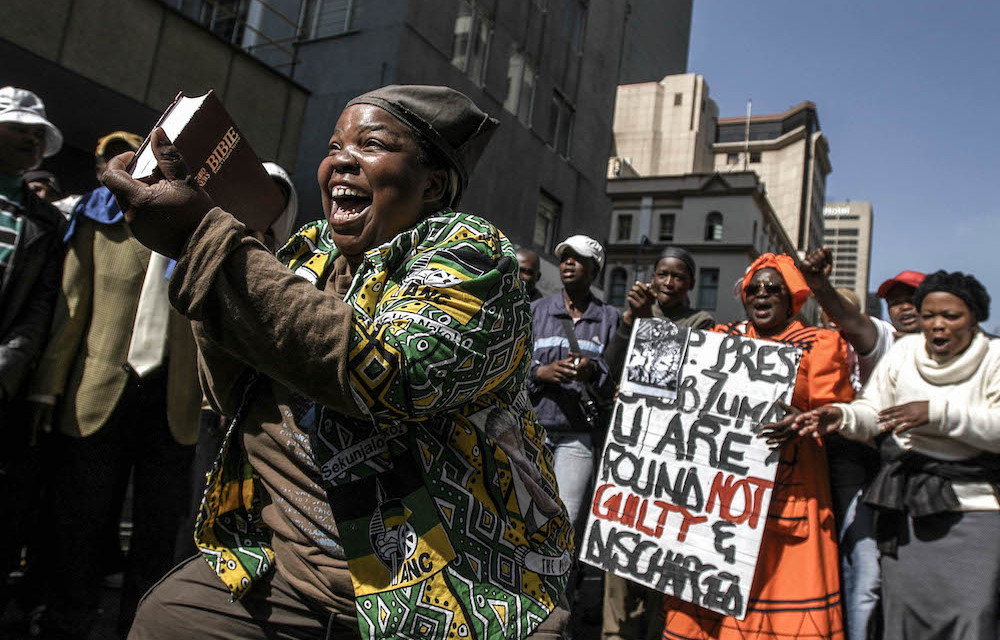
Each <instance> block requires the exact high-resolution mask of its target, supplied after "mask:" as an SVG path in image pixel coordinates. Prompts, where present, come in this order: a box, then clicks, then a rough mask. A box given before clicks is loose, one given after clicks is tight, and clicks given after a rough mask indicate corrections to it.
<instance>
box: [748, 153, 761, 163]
mask: <svg viewBox="0 0 1000 640" xmlns="http://www.w3.org/2000/svg"><path fill="white" fill-rule="evenodd" d="M759 162H760V151H751V152H750V164H758V163H759Z"/></svg>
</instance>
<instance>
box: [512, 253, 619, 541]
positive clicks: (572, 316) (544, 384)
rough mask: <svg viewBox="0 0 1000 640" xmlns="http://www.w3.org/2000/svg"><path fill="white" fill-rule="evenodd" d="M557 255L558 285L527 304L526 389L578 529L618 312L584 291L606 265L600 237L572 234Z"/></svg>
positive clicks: (611, 383) (610, 386) (610, 388)
mask: <svg viewBox="0 0 1000 640" xmlns="http://www.w3.org/2000/svg"><path fill="white" fill-rule="evenodd" d="M555 253H556V257H557V258H558V259H559V277H560V279H561V281H562V285H563V289H562V291H560V292H559V293H557V294H555V295H551V296H548V297H545V298H542V299H540V300H538V301H536V302H533V303H532V304H531V311H532V314H533V315H534V329H535V344H534V354H533V355H532V365H531V372H530V373H529V375H528V392H529V394H530V396H531V402H532V404H533V405H534V406H535V413H536V415H537V416H538V421H539V422H540V423H541V424H542V426H543V427H545V431H546V433H547V434H548V445H549V446H550V447H551V449H552V451H553V455H554V460H555V474H556V480H557V482H558V484H559V495H560V496H561V497H562V500H563V503H564V504H565V505H566V511H567V513H568V514H569V518H570V521H571V522H572V523H573V525H574V527H576V528H577V533H578V534H579V533H580V529H581V527H582V525H583V522H582V520H583V518H582V517H581V516H582V515H583V514H585V513H586V508H585V503H586V502H587V498H588V495H587V493H588V490H589V489H590V482H591V479H592V475H593V471H594V450H595V448H599V447H600V446H601V443H602V442H603V437H604V430H605V428H606V426H607V425H605V424H602V421H603V418H604V416H603V413H604V410H605V409H606V408H607V407H608V406H609V405H610V404H611V398H612V396H613V395H614V389H615V380H614V379H613V378H612V376H611V371H610V369H609V368H608V365H607V362H606V361H605V359H604V351H605V349H606V348H607V346H608V344H610V342H611V338H612V337H613V336H614V332H615V330H616V329H617V327H618V321H619V315H618V310H617V309H615V308H614V307H612V306H610V305H607V304H605V303H604V302H602V301H601V300H598V299H597V297H595V296H594V295H593V294H592V293H591V291H590V287H591V285H592V284H593V283H594V280H595V279H596V278H597V274H598V273H600V270H601V269H602V268H603V266H604V248H603V247H602V246H601V245H600V243H599V242H597V241H596V240H594V239H593V238H590V237H588V236H584V235H575V236H570V237H569V238H566V240H564V241H562V242H560V243H559V244H558V245H557V246H556V251H555ZM578 537H579V535H578Z"/></svg>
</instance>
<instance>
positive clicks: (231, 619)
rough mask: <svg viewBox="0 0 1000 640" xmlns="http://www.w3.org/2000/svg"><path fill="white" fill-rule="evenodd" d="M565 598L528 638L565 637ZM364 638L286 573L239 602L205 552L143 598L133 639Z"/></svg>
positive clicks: (130, 638)
mask: <svg viewBox="0 0 1000 640" xmlns="http://www.w3.org/2000/svg"><path fill="white" fill-rule="evenodd" d="M568 619H569V610H568V609H567V608H566V604H565V599H563V603H562V604H561V606H560V607H559V608H557V609H556V610H555V611H553V612H552V614H551V615H550V616H549V617H548V618H546V619H545V621H544V622H542V624H541V626H539V627H538V629H536V630H535V632H534V633H532V634H531V635H530V636H528V638H527V640H561V638H563V629H564V628H565V627H566V623H567V621H568ZM190 638H214V639H217V640H273V639H275V638H281V639H283V640H360V638H361V634H360V633H359V631H358V620H357V618H356V617H349V616H344V615H338V614H331V613H330V612H329V611H327V610H325V609H324V608H322V607H321V606H319V605H317V604H315V603H313V602H310V601H308V600H307V599H306V598H305V597H304V596H302V594H300V593H299V592H297V591H295V589H294V588H292V586H291V585H290V584H288V581H287V580H285V578H284V577H283V576H282V575H281V571H280V569H279V568H277V567H276V568H275V570H274V571H272V572H271V575H270V577H269V579H268V580H267V581H266V582H263V583H261V584H259V585H255V586H254V588H253V589H251V590H250V592H249V593H248V594H247V595H245V596H244V597H243V598H242V599H240V600H239V601H237V602H232V601H231V600H230V594H229V591H228V590H227V589H226V586H225V585H224V584H223V582H222V580H220V579H219V577H218V576H217V575H215V572H214V571H212V569H211V567H209V566H208V563H207V562H205V560H204V559H203V558H201V557H194V558H190V559H189V560H187V561H185V562H184V563H183V564H181V565H180V566H178V567H177V568H175V569H174V570H173V571H171V572H170V574H169V575H168V576H167V577H166V578H164V579H163V580H162V581H161V582H160V583H159V584H158V585H156V588H154V589H153V590H152V591H150V592H149V593H148V594H146V596H145V597H144V598H143V599H142V603H141V604H140V606H139V611H138V613H137V614H136V617H135V624H134V625H132V630H131V631H130V632H129V635H128V640H189V639H190Z"/></svg>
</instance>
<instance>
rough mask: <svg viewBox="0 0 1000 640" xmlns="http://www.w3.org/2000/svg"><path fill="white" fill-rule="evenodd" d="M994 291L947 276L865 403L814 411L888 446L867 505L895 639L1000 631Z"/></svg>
mask: <svg viewBox="0 0 1000 640" xmlns="http://www.w3.org/2000/svg"><path fill="white" fill-rule="evenodd" d="M989 303H990V297H989V295H988V294H987V293H986V290H985V289H984V288H983V286H982V285H981V284H980V283H979V281H977V280H976V279H975V278H973V277H972V276H967V275H964V274H962V273H946V272H944V271H938V272H937V273H934V274H931V275H929V276H928V277H927V279H926V280H924V283H923V284H922V285H921V286H920V287H919V288H918V289H917V292H916V293H915V294H914V304H915V305H916V306H917V308H918V309H920V322H921V327H922V330H923V335H922V336H921V335H916V334H914V335H909V336H906V337H903V338H901V339H899V340H898V341H897V342H896V344H895V345H893V347H892V349H891V350H890V351H889V352H888V353H887V354H886V356H885V357H884V358H883V359H882V360H881V361H880V362H879V364H878V366H877V367H876V369H875V371H874V373H873V375H872V378H871V379H870V380H869V382H868V384H867V385H866V386H865V388H864V389H863V390H862V392H861V395H860V396H858V399H857V400H855V401H854V402H852V403H850V404H833V405H829V406H826V407H821V408H819V409H816V410H814V411H811V412H809V413H805V414H802V415H801V416H800V417H799V418H798V420H797V425H798V427H799V432H800V434H802V435H806V434H813V435H816V436H820V435H823V434H825V433H829V432H831V431H834V430H837V431H839V433H840V434H841V435H843V436H845V437H848V438H851V439H854V440H859V441H861V442H866V443H869V444H872V445H873V446H876V447H878V448H879V451H880V454H881V458H882V466H881V469H880V470H879V474H878V476H877V477H876V478H875V480H874V482H873V483H872V486H871V488H870V489H869V490H868V491H867V492H866V494H865V501H866V502H867V503H868V504H869V505H871V506H872V507H874V508H875V509H876V510H877V513H878V520H877V525H876V527H877V534H878V539H879V548H880V550H881V551H882V560H881V563H882V575H883V589H882V597H883V617H884V626H885V637H886V638H887V639H889V640H895V639H906V640H913V639H919V638H949V639H955V640H957V639H962V640H980V639H983V640H985V639H991V640H995V638H997V637H1000V635H998V623H997V621H998V615H1000V606H998V605H1000V602H998V600H1000V596H998V594H1000V502H998V500H997V495H998V486H1000V341H998V340H990V339H989V338H987V337H986V336H985V335H984V334H983V331H982V330H981V329H980V328H979V323H980V322H981V321H983V320H986V319H987V317H988V316H989Z"/></svg>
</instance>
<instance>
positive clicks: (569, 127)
mask: <svg viewBox="0 0 1000 640" xmlns="http://www.w3.org/2000/svg"><path fill="white" fill-rule="evenodd" d="M572 134H573V107H572V106H571V105H570V103H569V102H567V101H566V99H565V98H563V97H562V96H561V95H559V92H558V91H553V92H552V109H551V112H550V113H549V140H550V141H551V144H552V148H553V149H555V150H556V152H558V153H559V155H561V156H563V157H564V158H568V157H569V138H570V136H571V135H572Z"/></svg>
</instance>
